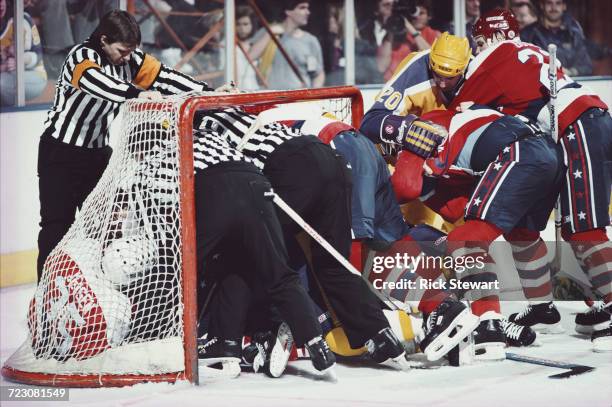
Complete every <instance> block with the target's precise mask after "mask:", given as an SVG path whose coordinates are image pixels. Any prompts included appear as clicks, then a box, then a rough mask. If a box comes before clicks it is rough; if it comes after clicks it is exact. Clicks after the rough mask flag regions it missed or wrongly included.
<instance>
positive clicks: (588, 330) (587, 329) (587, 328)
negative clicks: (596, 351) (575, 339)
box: [574, 324, 593, 335]
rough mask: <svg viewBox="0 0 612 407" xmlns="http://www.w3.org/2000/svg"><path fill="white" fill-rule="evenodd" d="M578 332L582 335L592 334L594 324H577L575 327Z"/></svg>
mask: <svg viewBox="0 0 612 407" xmlns="http://www.w3.org/2000/svg"><path fill="white" fill-rule="evenodd" d="M574 329H575V330H576V333H579V334H580V335H591V334H592V333H593V326H592V325H578V324H576V326H575V328H574Z"/></svg>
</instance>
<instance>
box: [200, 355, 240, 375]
mask: <svg viewBox="0 0 612 407" xmlns="http://www.w3.org/2000/svg"><path fill="white" fill-rule="evenodd" d="M219 364H220V365H221V366H220V367H219V368H217V367H213V366H214V365H219ZM198 371H199V372H201V373H200V374H201V375H202V377H203V378H210V379H233V378H236V377H238V376H239V375H240V359H238V358H228V357H222V358H211V359H200V360H199V361H198Z"/></svg>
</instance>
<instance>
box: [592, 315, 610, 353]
mask: <svg viewBox="0 0 612 407" xmlns="http://www.w3.org/2000/svg"><path fill="white" fill-rule="evenodd" d="M603 311H604V312H605V313H607V314H608V325H607V326H605V327H604V326H603V325H604V323H601V324H598V325H597V327H596V328H594V329H593V333H592V334H591V342H593V351H595V352H612V305H608V306H607V307H605V308H604V309H603Z"/></svg>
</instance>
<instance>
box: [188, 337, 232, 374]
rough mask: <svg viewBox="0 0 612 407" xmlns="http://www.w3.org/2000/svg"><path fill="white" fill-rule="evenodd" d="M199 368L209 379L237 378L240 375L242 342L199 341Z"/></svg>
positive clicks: (227, 340)
mask: <svg viewBox="0 0 612 407" xmlns="http://www.w3.org/2000/svg"><path fill="white" fill-rule="evenodd" d="M198 342H199V343H198V359H199V363H198V364H199V367H200V368H201V369H205V370H206V375H207V376H209V377H237V376H238V375H239V374H240V357H241V356H242V346H241V343H240V341H236V340H231V339H220V338H211V339H209V340H203V341H201V340H199V341H198Z"/></svg>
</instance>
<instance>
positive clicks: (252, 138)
mask: <svg viewBox="0 0 612 407" xmlns="http://www.w3.org/2000/svg"><path fill="white" fill-rule="evenodd" d="M256 120H257V117H256V116H255V115H252V114H249V113H246V112H244V111H243V110H240V109H235V108H228V109H223V110H206V111H203V112H199V113H197V114H196V124H195V126H194V127H195V128H199V129H200V130H201V131H204V132H216V133H218V134H220V135H221V136H222V137H223V138H225V139H226V140H227V141H228V142H229V144H230V145H231V146H232V147H234V148H236V149H238V150H240V151H241V152H242V153H244V155H245V156H247V157H249V158H250V159H251V160H252V162H253V164H255V165H256V166H257V168H259V169H260V170H263V168H264V166H265V164H266V161H267V160H268V158H269V157H270V155H271V154H272V152H273V151H274V150H276V148H277V147H278V146H280V145H281V144H283V143H284V142H285V141H288V140H292V139H294V138H295V137H299V136H301V133H300V131H299V130H298V129H292V128H290V127H287V126H285V125H284V124H281V123H277V122H273V123H268V124H265V125H263V126H261V127H259V128H258V129H257V130H255V131H254V132H252V133H249V130H250V129H251V128H252V127H253V126H255V125H256V124H255V123H256Z"/></svg>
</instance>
